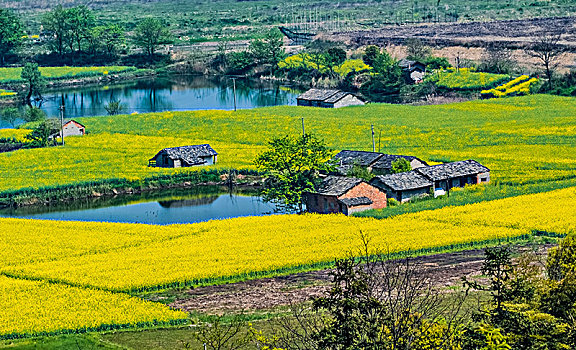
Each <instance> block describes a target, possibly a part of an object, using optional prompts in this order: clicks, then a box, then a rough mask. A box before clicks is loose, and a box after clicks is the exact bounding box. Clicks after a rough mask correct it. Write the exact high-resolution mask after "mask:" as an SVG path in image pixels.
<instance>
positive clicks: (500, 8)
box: [0, 0, 576, 43]
mask: <svg viewBox="0 0 576 350" xmlns="http://www.w3.org/2000/svg"><path fill="white" fill-rule="evenodd" d="M66 4H67V5H84V4H85V2H84V1H80V0H71V1H67V2H66ZM0 6H1V7H7V8H14V9H17V10H20V11H21V12H22V14H24V15H25V16H23V17H24V19H25V20H26V22H27V24H28V25H29V26H30V28H31V29H32V31H35V32H33V34H37V33H38V31H39V28H40V17H41V14H42V13H43V12H44V11H45V10H46V9H50V8H51V7H53V3H52V2H48V1H35V0H0ZM90 6H91V7H92V8H94V9H95V10H97V12H98V14H97V16H98V21H100V22H108V21H111V22H115V23H120V24H122V25H123V26H125V27H126V29H128V30H132V29H133V28H134V27H135V25H136V23H137V22H138V20H139V19H140V18H143V17H147V16H155V17H158V18H162V19H164V20H166V21H167V22H168V24H169V25H170V28H171V30H173V31H174V33H175V34H176V37H177V38H178V39H179V40H178V42H179V43H190V42H194V41H202V40H214V39H216V40H217V39H242V38H252V37H258V36H261V35H262V33H263V31H262V28H263V27H275V26H278V25H280V24H286V23H301V22H310V21H312V20H316V21H317V22H320V23H321V26H322V27H325V28H326V29H328V30H330V29H332V30H345V29H367V28H374V27H378V26H381V25H385V24H395V23H396V22H400V23H409V22H421V21H427V22H430V21H432V20H434V19H436V18H438V19H440V20H448V21H453V20H455V19H458V20H459V21H471V20H478V21H485V20H494V19H520V18H533V17H554V16H570V15H573V14H575V13H576V7H575V6H574V3H573V1H571V0H556V1H524V0H515V1H499V0H474V1H465V0H448V1H442V2H438V1H437V0H422V1H409V0H400V1H396V0H368V1H358V0H343V1H338V2H332V1H325V0H322V1H318V0H298V1H289V2H288V1H279V0H256V1H236V0H217V1H199V0H193V1H182V0H163V1H147V2H143V1H137V0H128V1H122V2H114V1H110V0H95V1H91V2H90ZM454 14H456V15H457V17H453V16H452V15H454Z"/></svg>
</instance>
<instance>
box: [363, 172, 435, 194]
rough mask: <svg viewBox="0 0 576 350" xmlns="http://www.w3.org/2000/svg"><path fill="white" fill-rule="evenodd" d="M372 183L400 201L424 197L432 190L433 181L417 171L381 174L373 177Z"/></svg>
mask: <svg viewBox="0 0 576 350" xmlns="http://www.w3.org/2000/svg"><path fill="white" fill-rule="evenodd" d="M370 184H372V185H374V186H376V187H378V188H379V189H381V190H382V191H385V192H386V197H387V198H394V199H395V200H397V201H398V202H407V201H409V200H411V199H412V198H417V197H424V196H426V195H428V194H430V192H431V190H432V181H431V180H430V179H428V178H427V177H425V176H424V175H422V174H420V173H418V172H416V171H408V172H405V173H398V174H392V175H379V176H376V177H375V178H373V179H372V180H371V181H370Z"/></svg>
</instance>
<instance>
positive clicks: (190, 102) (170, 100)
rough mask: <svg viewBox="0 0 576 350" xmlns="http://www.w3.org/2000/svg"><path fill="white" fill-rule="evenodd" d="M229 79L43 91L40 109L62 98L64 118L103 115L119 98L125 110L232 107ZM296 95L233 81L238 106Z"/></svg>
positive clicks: (51, 110)
mask: <svg viewBox="0 0 576 350" xmlns="http://www.w3.org/2000/svg"><path fill="white" fill-rule="evenodd" d="M232 84H233V82H232V80H231V79H229V78H209V77H203V76H170V77H158V78H154V79H144V80H138V81H136V82H131V83H128V84H121V85H113V86H98V87H84V88H80V89H68V90H62V91H59V92H54V93H51V94H46V96H45V101H44V102H43V103H42V105H41V108H42V109H43V110H45V111H46V112H47V113H48V115H57V114H58V111H59V110H58V107H59V105H60V103H61V100H62V99H63V100H64V103H65V106H66V111H65V116H66V117H83V116H97V115H105V114H106V110H105V108H104V106H105V105H106V104H107V103H109V102H110V101H112V100H120V101H121V102H122V104H124V105H125V106H126V109H125V110H124V113H148V112H162V111H179V110H198V109H224V110H231V109H233V108H234V93H233V87H232ZM296 96H297V94H296V93H295V92H294V91H290V90H288V89H282V88H281V86H279V85H274V84H269V83H268V84H267V83H263V82H259V81H251V80H243V79H237V80H236V102H237V107H238V108H240V109H246V108H255V107H266V106H276V105H294V104H296Z"/></svg>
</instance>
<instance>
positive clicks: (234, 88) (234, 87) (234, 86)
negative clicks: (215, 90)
mask: <svg viewBox="0 0 576 350" xmlns="http://www.w3.org/2000/svg"><path fill="white" fill-rule="evenodd" d="M232 83H233V84H234V85H233V91H234V112H236V78H232Z"/></svg>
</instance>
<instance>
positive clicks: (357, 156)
mask: <svg viewBox="0 0 576 350" xmlns="http://www.w3.org/2000/svg"><path fill="white" fill-rule="evenodd" d="M401 158H404V159H406V160H407V161H408V162H409V163H410V165H411V167H412V169H416V168H421V167H426V166H428V163H426V162H425V161H423V160H421V159H419V158H417V157H414V156H403V155H394V154H384V153H378V152H366V151H350V150H343V151H341V152H339V153H338V154H336V155H335V156H334V160H335V161H336V166H337V170H338V172H339V173H340V174H343V175H345V174H347V172H348V171H349V170H350V169H352V167H354V166H355V165H357V166H361V167H363V168H366V169H368V170H369V171H371V172H373V173H374V174H375V175H385V174H390V173H392V163H393V162H395V161H397V160H398V159H401Z"/></svg>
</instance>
